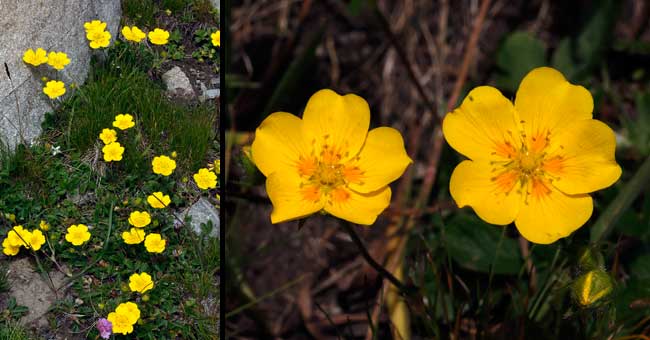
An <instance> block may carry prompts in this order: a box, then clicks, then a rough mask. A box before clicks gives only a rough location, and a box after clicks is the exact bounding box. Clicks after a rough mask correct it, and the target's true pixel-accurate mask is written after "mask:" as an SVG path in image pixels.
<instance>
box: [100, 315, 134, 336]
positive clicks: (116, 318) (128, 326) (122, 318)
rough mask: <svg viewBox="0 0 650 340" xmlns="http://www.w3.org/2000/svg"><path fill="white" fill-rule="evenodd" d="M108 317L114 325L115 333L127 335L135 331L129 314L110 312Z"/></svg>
mask: <svg viewBox="0 0 650 340" xmlns="http://www.w3.org/2000/svg"><path fill="white" fill-rule="evenodd" d="M106 319H107V320H108V321H110V322H111V324H112V325H113V330H112V331H113V333H116V334H124V335H126V334H130V333H132V332H133V323H131V322H130V320H129V316H128V315H127V314H123V313H117V312H110V313H108V316H107V317H106Z"/></svg>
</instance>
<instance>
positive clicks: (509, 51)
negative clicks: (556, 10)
mask: <svg viewBox="0 0 650 340" xmlns="http://www.w3.org/2000/svg"><path fill="white" fill-rule="evenodd" d="M544 65H546V48H545V47H544V44H543V43H542V42H541V41H540V40H538V39H536V38H535V37H533V36H532V35H530V34H529V33H527V32H521V31H518V32H514V33H512V34H510V35H509V36H508V37H506V39H505V40H504V41H503V43H502V44H501V46H500V47H499V50H498V51H497V67H498V68H499V70H500V72H501V73H500V74H499V76H497V79H496V82H497V86H498V87H499V88H501V89H504V90H508V91H510V92H515V91H516V90H517V88H518V87H519V83H520V82H521V79H523V77H524V76H525V75H526V73H528V72H529V71H530V70H532V69H534V68H536V67H540V66H544Z"/></svg>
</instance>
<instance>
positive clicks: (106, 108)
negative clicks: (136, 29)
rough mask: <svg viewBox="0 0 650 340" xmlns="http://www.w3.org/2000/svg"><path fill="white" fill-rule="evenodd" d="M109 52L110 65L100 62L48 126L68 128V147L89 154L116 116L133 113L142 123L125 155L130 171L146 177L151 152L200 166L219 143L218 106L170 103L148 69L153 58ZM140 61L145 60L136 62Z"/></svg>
mask: <svg viewBox="0 0 650 340" xmlns="http://www.w3.org/2000/svg"><path fill="white" fill-rule="evenodd" d="M108 54H109V58H111V59H110V60H111V62H110V63H99V62H97V61H96V62H95V68H94V72H93V74H92V75H91V77H90V78H89V79H88V81H87V83H86V85H84V86H83V88H82V89H80V90H79V91H77V92H76V93H75V95H74V96H73V97H72V98H70V100H68V101H67V102H66V103H65V105H63V106H62V107H61V108H60V109H59V110H58V112H57V113H56V114H55V115H54V116H52V117H50V119H48V124H49V125H52V126H60V125H64V126H65V139H64V141H65V147H66V148H67V149H74V150H76V151H78V152H80V153H85V152H86V151H88V150H89V149H92V148H93V147H94V145H95V143H96V141H97V136H98V135H99V133H100V132H101V131H102V129H103V128H108V127H111V123H112V121H113V118H114V117H115V115H116V114H117V113H130V114H132V115H134V117H135V119H136V120H137V121H138V122H139V125H138V127H137V132H136V133H135V134H134V136H133V138H132V139H130V140H129V142H130V144H129V145H128V146H130V147H129V148H128V150H133V151H134V152H127V155H126V158H127V160H128V162H125V164H127V168H128V170H129V171H131V172H136V173H139V174H142V173H144V172H146V171H148V167H149V165H148V162H149V160H148V159H150V158H151V156H152V155H153V154H156V155H158V154H162V153H165V154H169V153H171V152H172V151H176V152H177V153H178V155H179V164H180V166H181V167H182V168H183V169H184V170H186V171H187V170H190V169H197V168H199V167H200V166H201V164H203V163H204V160H205V155H206V153H207V152H208V150H209V149H210V148H211V146H212V142H213V141H214V140H216V134H217V126H216V117H217V107H216V105H214V104H200V105H185V104H178V103H173V102H171V101H169V100H167V98H166V97H165V94H164V88H163V86H164V85H162V84H161V83H159V82H154V81H152V80H151V79H150V77H149V75H148V74H147V73H146V72H145V71H144V69H148V68H150V67H151V66H149V65H151V63H153V57H152V56H150V55H149V54H148V52H146V51H144V50H142V49H138V48H137V47H133V46H132V45H128V44H120V45H118V46H115V47H113V48H112V49H111V50H110V51H109V52H108ZM140 59H142V60H143V62H142V63H137V62H136V61H137V60H140ZM135 150H137V151H135Z"/></svg>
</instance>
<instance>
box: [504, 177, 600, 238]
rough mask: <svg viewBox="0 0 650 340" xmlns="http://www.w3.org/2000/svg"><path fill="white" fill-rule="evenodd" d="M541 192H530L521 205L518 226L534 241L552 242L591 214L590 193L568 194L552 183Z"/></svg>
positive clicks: (571, 230) (521, 231)
mask: <svg viewBox="0 0 650 340" xmlns="http://www.w3.org/2000/svg"><path fill="white" fill-rule="evenodd" d="M548 189H549V190H548V192H546V193H545V194H542V195H534V194H531V195H529V196H528V199H527V204H522V205H521V210H520V211H519V215H518V216H517V219H516V220H515V225H516V226H517V229H518V230H519V232H520V233H521V235H522V236H523V237H524V238H526V239H527V240H528V241H530V242H533V243H541V244H549V243H553V242H555V241H557V240H558V239H560V238H562V237H566V236H569V235H570V234H571V233H572V232H574V231H575V230H576V229H578V228H580V227H581V226H582V225H583V224H585V222H587V220H588V219H589V217H590V216H591V212H592V210H593V202H592V200H591V196H589V195H586V194H581V195H566V194H564V193H562V192H561V191H560V190H558V189H556V188H554V187H553V186H551V185H549V186H548Z"/></svg>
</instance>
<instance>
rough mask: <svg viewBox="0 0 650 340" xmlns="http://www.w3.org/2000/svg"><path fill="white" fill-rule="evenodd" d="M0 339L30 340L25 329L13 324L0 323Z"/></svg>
mask: <svg viewBox="0 0 650 340" xmlns="http://www.w3.org/2000/svg"><path fill="white" fill-rule="evenodd" d="M0 339H3V340H31V339H32V337H31V336H30V335H29V334H28V333H27V331H26V330H25V328H23V327H22V326H20V325H19V324H18V323H15V322H8V323H7V322H2V323H0Z"/></svg>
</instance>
